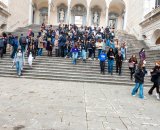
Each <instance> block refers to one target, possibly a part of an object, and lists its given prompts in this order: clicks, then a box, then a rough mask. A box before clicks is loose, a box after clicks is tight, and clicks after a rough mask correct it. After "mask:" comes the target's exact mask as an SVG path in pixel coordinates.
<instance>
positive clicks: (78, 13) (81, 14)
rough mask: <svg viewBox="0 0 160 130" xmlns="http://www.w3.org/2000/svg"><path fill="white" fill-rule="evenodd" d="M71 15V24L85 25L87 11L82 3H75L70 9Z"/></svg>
mask: <svg viewBox="0 0 160 130" xmlns="http://www.w3.org/2000/svg"><path fill="white" fill-rule="evenodd" d="M71 13H72V14H71V15H72V24H76V25H77V26H81V25H86V15H87V11H86V8H85V6H83V5H79V4H78V5H75V6H74V7H73V8H72V11H71Z"/></svg>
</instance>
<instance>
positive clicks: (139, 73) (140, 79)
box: [131, 61, 147, 99]
mask: <svg viewBox="0 0 160 130" xmlns="http://www.w3.org/2000/svg"><path fill="white" fill-rule="evenodd" d="M146 73H147V72H146V70H145V69H144V63H143V62H142V61H140V63H139V64H138V69H137V70H136V72H135V75H134V77H135V83H136V84H135V87H134V88H133V90H132V93H131V94H132V96H135V95H136V93H137V91H138V89H139V98H141V99H144V94H143V84H144V77H145V74H146Z"/></svg>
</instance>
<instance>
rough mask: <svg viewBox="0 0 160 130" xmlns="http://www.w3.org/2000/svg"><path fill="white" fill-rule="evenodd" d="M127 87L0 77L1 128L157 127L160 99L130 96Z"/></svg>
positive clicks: (100, 129)
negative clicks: (142, 98)
mask: <svg viewBox="0 0 160 130" xmlns="http://www.w3.org/2000/svg"><path fill="white" fill-rule="evenodd" d="M131 89H132V88H131V87H130V86H128V87H127V86H110V85H107V84H92V83H90V84H88V83H74V82H60V81H46V80H29V79H12V78H0V130H23V129H24V130H158V129H160V120H159V117H160V112H159V109H157V108H160V102H159V101H157V100H156V99H155V97H154V96H153V97H149V96H148V95H146V97H147V99H146V100H141V99H139V98H138V97H132V96H131V94H130V91H131ZM144 90H145V91H144V93H145V94H147V91H148V88H144Z"/></svg>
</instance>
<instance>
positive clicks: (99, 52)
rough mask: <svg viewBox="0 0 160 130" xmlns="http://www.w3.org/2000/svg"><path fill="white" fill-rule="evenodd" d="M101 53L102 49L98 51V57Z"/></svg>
mask: <svg viewBox="0 0 160 130" xmlns="http://www.w3.org/2000/svg"><path fill="white" fill-rule="evenodd" d="M101 53H102V49H98V57H99V55H100V54H101Z"/></svg>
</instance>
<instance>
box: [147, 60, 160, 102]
mask: <svg viewBox="0 0 160 130" xmlns="http://www.w3.org/2000/svg"><path fill="white" fill-rule="evenodd" d="M151 76H152V77H151V81H152V82H153V87H152V88H151V89H150V90H149V91H148V94H149V95H152V93H153V90H154V89H155V88H156V92H157V93H156V97H157V99H158V100H159V99H160V91H159V85H160V63H159V62H156V63H155V67H154V68H153V69H152V71H151Z"/></svg>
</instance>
